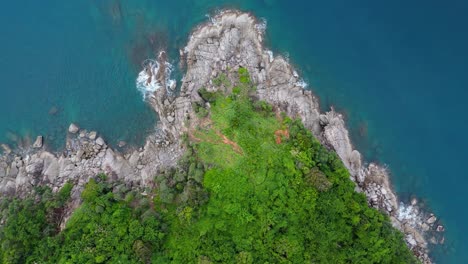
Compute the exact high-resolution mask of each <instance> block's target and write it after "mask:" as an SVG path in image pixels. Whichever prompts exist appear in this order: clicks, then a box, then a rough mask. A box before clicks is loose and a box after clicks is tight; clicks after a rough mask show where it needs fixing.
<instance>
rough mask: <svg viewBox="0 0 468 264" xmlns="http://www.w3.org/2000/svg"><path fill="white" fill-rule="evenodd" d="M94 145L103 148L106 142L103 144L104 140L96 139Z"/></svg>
mask: <svg viewBox="0 0 468 264" xmlns="http://www.w3.org/2000/svg"><path fill="white" fill-rule="evenodd" d="M96 144H98V145H99V146H104V145H105V144H106V142H104V139H102V137H98V138H97V139H96Z"/></svg>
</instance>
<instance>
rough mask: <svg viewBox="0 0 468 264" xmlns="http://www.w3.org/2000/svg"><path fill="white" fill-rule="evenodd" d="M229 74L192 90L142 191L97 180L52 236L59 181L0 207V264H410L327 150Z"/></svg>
mask: <svg viewBox="0 0 468 264" xmlns="http://www.w3.org/2000/svg"><path fill="white" fill-rule="evenodd" d="M238 77H239V78H238V80H239V81H238V82H237V84H236V85H235V86H234V87H230V82H229V79H228V77H227V75H221V76H220V77H218V78H217V79H216V80H217V81H216V82H215V84H216V85H218V86H221V85H222V86H224V87H225V88H227V89H226V90H228V91H232V92H230V93H229V94H228V95H226V94H223V93H222V92H215V93H212V92H209V91H208V90H206V89H202V90H200V94H201V97H202V98H203V99H204V100H206V102H207V103H208V102H209V104H210V107H209V109H208V108H205V105H207V104H205V103H201V104H197V105H195V106H194V107H195V110H196V111H197V112H198V113H200V112H201V114H199V115H198V117H199V119H200V120H199V121H200V122H198V123H197V124H198V126H197V127H196V128H193V129H191V130H190V131H189V133H188V134H187V135H186V136H185V137H184V141H185V144H186V146H187V153H186V155H185V156H184V157H183V158H182V160H181V161H180V166H178V168H176V169H171V170H168V171H165V172H163V173H161V174H160V175H158V176H156V177H155V185H154V188H151V189H150V190H148V192H144V193H143V195H142V194H140V192H136V191H132V190H130V189H128V188H127V187H126V186H125V185H124V184H118V183H109V182H107V181H106V180H105V179H104V177H97V178H96V180H91V181H90V182H89V183H88V184H87V185H86V187H85V189H84V191H83V192H82V199H83V204H82V205H81V206H80V207H79V208H78V209H77V210H76V211H75V212H74V213H73V215H72V217H71V219H70V220H69V221H68V222H67V225H66V228H65V229H64V230H63V231H61V232H59V231H58V228H57V224H58V223H60V222H59V221H57V217H55V215H56V214H57V212H58V214H60V212H59V211H60V208H63V206H64V204H65V202H66V199H67V193H68V194H69V192H70V190H69V188H70V187H69V186H68V187H67V189H65V188H64V189H65V191H61V192H59V193H58V194H57V195H52V194H51V193H50V190H48V191H42V192H38V193H36V194H35V195H34V197H32V198H28V199H25V200H17V199H15V200H14V201H13V202H9V203H5V204H4V205H3V206H2V221H3V222H2V227H1V231H0V239H1V243H2V244H1V248H0V256H1V257H2V258H1V259H0V263H24V262H26V263H27V262H29V263H34V262H36V263H42V262H46V263H413V262H414V263H415V262H416V260H415V258H414V256H413V254H412V253H411V252H410V250H409V249H408V247H407V246H406V245H405V243H404V241H403V236H402V234H401V233H400V232H399V231H397V230H396V229H395V228H393V227H392V226H391V224H390V221H389V219H388V217H387V216H385V215H384V214H382V213H381V212H379V211H377V210H375V209H372V208H370V207H369V206H368V205H367V202H366V198H365V196H364V194H362V193H357V192H355V191H354V183H353V182H352V181H351V180H350V177H349V173H348V172H347V170H346V169H345V167H344V166H343V164H342V163H341V161H340V160H339V158H338V157H337V155H336V154H334V153H333V152H331V151H328V150H327V149H326V148H325V147H323V146H322V145H321V144H320V143H319V142H318V141H317V140H316V139H315V138H314V137H313V136H312V134H311V133H310V131H308V130H307V129H305V128H304V126H303V125H302V123H301V122H300V120H297V119H291V118H288V117H286V116H285V115H283V114H281V113H280V112H279V111H276V110H275V111H274V110H273V109H272V107H271V106H270V105H268V104H267V103H265V102H261V101H260V102H259V101H255V100H254V99H253V97H252V95H253V94H254V91H255V87H253V85H252V84H251V82H250V78H249V75H248V72H247V71H246V70H245V69H243V68H241V69H240V70H239V71H238Z"/></svg>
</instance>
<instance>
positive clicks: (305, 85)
mask: <svg viewBox="0 0 468 264" xmlns="http://www.w3.org/2000/svg"><path fill="white" fill-rule="evenodd" d="M295 85H296V86H299V87H302V88H307V86H309V84H308V83H307V82H306V81H305V80H304V79H299V81H297V82H296V83H295Z"/></svg>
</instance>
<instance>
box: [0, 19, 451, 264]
mask: <svg viewBox="0 0 468 264" xmlns="http://www.w3.org/2000/svg"><path fill="white" fill-rule="evenodd" d="M263 31H264V27H263V26H262V25H261V23H260V22H259V21H257V20H256V18H255V17H254V16H252V15H250V14H247V13H241V12H238V11H225V12H222V13H220V14H218V15H216V16H215V17H213V18H212V19H211V21H210V22H209V23H206V24H203V25H200V26H199V27H198V28H196V29H195V30H194V31H193V32H192V34H191V36H190V39H189V41H188V44H187V45H186V47H185V48H184V49H181V51H180V56H181V67H183V68H184V69H185V75H184V77H183V78H182V80H181V86H180V91H175V90H173V89H174V85H173V84H169V83H167V82H168V76H167V74H168V71H166V69H165V65H166V61H167V58H166V54H165V53H164V52H161V53H160V54H159V56H158V58H157V62H158V63H159V65H160V67H158V68H157V70H156V71H154V72H151V70H150V69H147V68H145V69H144V70H145V71H146V72H147V73H148V74H146V75H145V76H146V78H147V80H146V81H147V82H148V83H149V82H153V81H156V82H157V83H158V84H159V87H160V88H159V89H156V90H155V91H152V92H151V94H150V95H149V96H148V97H147V100H148V102H149V104H150V105H151V106H152V107H153V109H154V110H155V112H156V113H157V114H158V115H159V117H160V120H159V122H158V124H157V132H156V133H154V134H151V135H149V136H148V138H147V140H146V143H145V146H144V147H142V148H140V149H134V150H132V149H131V148H129V149H127V150H125V149H113V148H111V147H109V146H108V145H107V144H106V143H105V141H104V139H103V138H101V137H99V136H98V135H97V133H96V132H93V131H86V130H80V129H79V128H78V126H76V125H73V124H72V125H71V126H70V128H69V134H68V137H67V142H66V147H65V149H64V150H63V151H62V152H60V153H50V152H48V151H46V150H45V149H44V148H43V146H42V145H43V144H42V138H38V140H37V144H35V146H33V147H32V148H30V149H27V150H10V149H6V147H5V149H6V150H7V151H6V152H5V155H3V156H1V157H0V193H1V194H2V195H16V196H20V197H21V196H23V195H24V194H27V193H28V192H29V191H30V190H31V189H32V188H33V187H34V186H38V185H47V186H50V187H51V188H52V189H53V190H54V191H57V190H58V189H60V188H61V187H62V186H63V185H64V184H65V183H66V182H69V181H71V182H72V183H74V186H75V187H74V188H73V190H72V201H73V202H72V204H71V205H70V206H69V210H68V211H69V213H71V212H72V211H73V209H74V208H76V207H77V206H78V205H79V204H80V193H81V191H82V189H83V187H84V184H85V183H86V182H88V180H89V179H90V178H92V177H94V176H95V175H96V174H98V173H102V172H103V173H106V174H107V175H109V176H110V178H111V179H112V178H114V179H119V180H122V181H124V182H126V183H128V184H129V185H130V186H136V187H144V186H150V185H152V184H153V177H154V175H156V174H158V173H160V172H161V171H164V170H166V169H167V168H171V167H175V166H177V161H178V160H179V159H180V158H181V157H182V155H183V153H184V152H185V149H184V145H183V144H182V138H183V135H184V134H187V133H189V132H190V130H191V129H193V127H196V126H197V125H199V124H200V122H201V118H200V117H199V116H198V115H197V114H196V113H195V110H194V105H195V104H197V103H200V102H202V101H203V100H202V98H201V97H200V92H199V91H200V89H201V88H204V89H206V90H207V91H209V92H216V91H218V90H226V89H229V87H227V86H225V85H223V84H222V82H221V85H215V84H214V83H213V79H216V78H220V77H221V76H222V77H223V78H225V79H227V80H234V79H236V78H237V75H236V73H237V71H238V69H239V68H240V67H242V68H246V69H247V70H248V72H249V74H250V78H251V80H252V83H253V84H254V85H255V86H256V88H257V89H256V97H257V98H258V100H263V101H266V102H268V103H270V104H271V105H272V106H273V107H274V109H275V111H277V112H278V113H279V112H284V113H286V114H287V115H288V116H289V117H291V118H300V119H301V120H302V122H303V124H304V126H305V127H306V128H307V129H309V130H310V131H311V132H312V133H313V135H314V136H315V137H316V138H317V139H318V140H319V141H320V142H321V143H322V144H323V145H324V146H326V147H328V148H329V149H331V150H333V151H335V152H336V153H337V155H338V156H339V157H340V159H341V160H342V162H343V164H344V165H345V166H346V168H347V169H348V170H349V172H350V175H351V178H352V180H353V181H354V182H355V183H356V191H358V192H363V193H365V194H366V196H367V199H368V203H369V205H370V206H372V207H375V208H377V209H379V210H381V211H383V212H385V213H386V214H388V215H389V217H390V219H391V221H392V224H393V225H394V226H395V227H396V228H398V229H400V230H401V231H402V232H403V233H404V234H405V239H406V242H407V244H408V246H409V247H410V249H411V250H412V251H413V252H414V254H415V255H416V256H417V257H418V258H419V259H420V260H421V262H423V263H431V260H430V259H429V257H428V249H427V246H428V242H427V240H426V237H427V235H426V233H430V232H436V229H437V230H441V229H443V227H442V228H439V226H438V225H437V224H436V220H437V219H436V218H435V216H433V215H427V214H425V213H419V212H418V211H417V210H418V209H417V205H416V204H413V207H412V208H415V209H414V210H416V211H417V212H418V213H417V215H415V216H414V217H412V218H411V219H408V218H405V216H403V215H402V214H401V212H402V208H401V205H400V204H399V201H398V198H397V196H396V194H395V193H394V191H393V190H392V188H391V184H390V179H389V174H388V171H387V170H386V169H385V168H383V167H381V166H379V165H377V164H374V163H370V164H366V163H365V162H364V161H363V159H362V157H361V154H360V153H359V152H358V151H357V150H355V149H354V148H353V146H352V144H351V141H350V138H349V133H348V130H347V128H346V125H345V121H344V118H343V116H342V115H341V114H339V113H337V112H335V111H334V110H333V109H331V110H330V111H327V112H325V113H322V112H321V111H320V107H319V100H318V98H317V97H316V96H315V95H314V94H313V93H312V92H311V91H310V90H306V89H305V87H304V85H303V82H302V81H301V79H300V76H299V75H298V74H297V72H296V71H295V70H294V68H293V67H292V66H291V64H290V63H289V62H288V61H287V59H285V58H283V57H281V56H276V57H275V56H273V55H272V53H271V52H270V51H268V50H266V49H265V47H264V45H263V37H264V36H263V34H264V32H263ZM145 67H146V66H145ZM39 143H40V144H39ZM7 152H9V153H7ZM405 215H407V214H405ZM415 219H416V220H415ZM64 221H66V219H65V220H64Z"/></svg>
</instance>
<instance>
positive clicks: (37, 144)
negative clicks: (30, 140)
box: [33, 136, 43, 148]
mask: <svg viewBox="0 0 468 264" xmlns="http://www.w3.org/2000/svg"><path fill="white" fill-rule="evenodd" d="M42 144H43V137H42V136H37V138H36V141H34V144H33V148H42Z"/></svg>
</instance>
